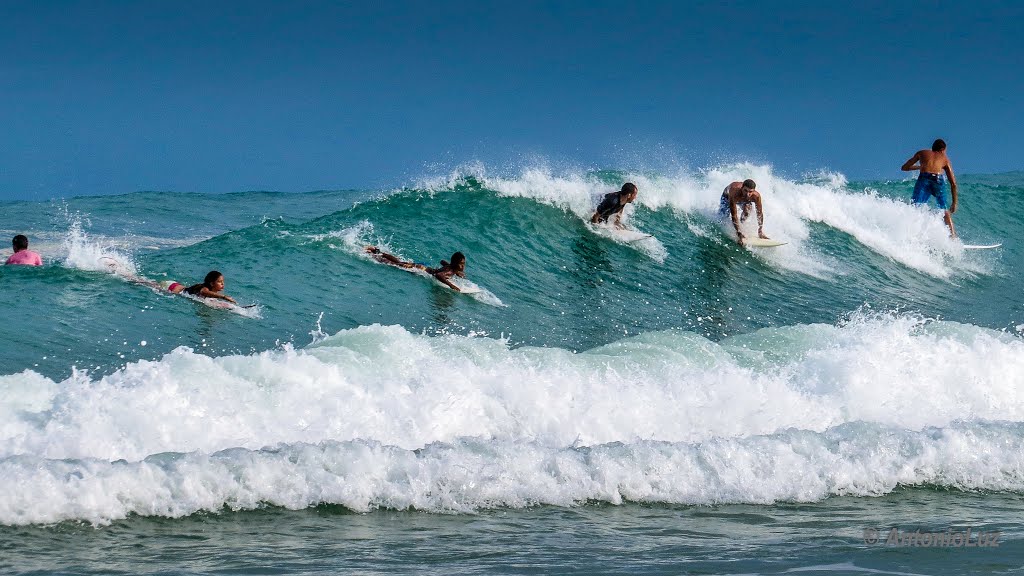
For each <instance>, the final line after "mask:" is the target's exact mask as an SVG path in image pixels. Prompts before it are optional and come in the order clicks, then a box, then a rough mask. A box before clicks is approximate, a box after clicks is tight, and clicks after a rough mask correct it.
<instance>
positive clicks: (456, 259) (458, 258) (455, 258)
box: [452, 252, 466, 268]
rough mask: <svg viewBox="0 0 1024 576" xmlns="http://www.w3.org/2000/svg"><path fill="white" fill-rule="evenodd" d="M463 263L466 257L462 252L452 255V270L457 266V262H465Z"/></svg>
mask: <svg viewBox="0 0 1024 576" xmlns="http://www.w3.org/2000/svg"><path fill="white" fill-rule="evenodd" d="M465 261H466V256H465V254H463V253H462V252H456V253H455V254H452V268H454V267H456V266H458V265H459V262H465Z"/></svg>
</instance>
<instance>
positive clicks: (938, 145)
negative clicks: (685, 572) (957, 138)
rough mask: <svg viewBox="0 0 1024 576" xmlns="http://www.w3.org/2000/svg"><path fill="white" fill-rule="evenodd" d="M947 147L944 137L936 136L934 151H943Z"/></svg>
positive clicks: (933, 143) (933, 145) (933, 144)
mask: <svg viewBox="0 0 1024 576" xmlns="http://www.w3.org/2000/svg"><path fill="white" fill-rule="evenodd" d="M945 149H946V141H945V140H943V139H942V138H936V139H935V142H932V152H942V151H943V150H945Z"/></svg>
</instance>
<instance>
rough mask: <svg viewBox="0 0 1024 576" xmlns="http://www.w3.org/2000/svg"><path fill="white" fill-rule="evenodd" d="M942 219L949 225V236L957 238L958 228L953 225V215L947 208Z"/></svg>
mask: <svg viewBox="0 0 1024 576" xmlns="http://www.w3.org/2000/svg"><path fill="white" fill-rule="evenodd" d="M942 221H943V222H945V223H946V226H949V237H950V238H956V228H954V227H953V215H952V214H950V213H949V210H946V213H945V214H944V215H943V216H942Z"/></svg>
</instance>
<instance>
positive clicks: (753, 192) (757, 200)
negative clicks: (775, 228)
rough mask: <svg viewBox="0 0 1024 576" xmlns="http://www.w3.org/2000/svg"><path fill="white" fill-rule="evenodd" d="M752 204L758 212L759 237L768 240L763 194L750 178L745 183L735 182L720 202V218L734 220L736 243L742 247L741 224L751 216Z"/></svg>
mask: <svg viewBox="0 0 1024 576" xmlns="http://www.w3.org/2000/svg"><path fill="white" fill-rule="evenodd" d="M751 204H753V206H754V209H755V210H756V211H757V236H758V238H764V239H765V240H767V239H768V237H767V236H765V235H764V208H763V207H762V206H761V193H760V192H758V191H757V183H756V182H754V181H753V180H751V179H749V178H748V179H746V180H744V181H743V182H733V183H732V184H729V185H728V186H726V187H725V190H723V191H722V197H721V198H720V199H719V201H718V217H719V218H721V219H722V220H725V219H727V218H731V219H732V226H733V228H735V229H736V241H737V242H739V244H740V246H742V245H743V233H742V232H740V223H741V222H746V220H747V217H748V216H750V206H751ZM738 212H740V213H738Z"/></svg>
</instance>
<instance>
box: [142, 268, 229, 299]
mask: <svg viewBox="0 0 1024 576" xmlns="http://www.w3.org/2000/svg"><path fill="white" fill-rule="evenodd" d="M127 279H128V281H129V282H134V283H136V284H142V285H144V286H149V287H150V288H155V289H157V290H167V291H168V292H170V293H171V294H181V293H182V292H184V293H185V294H188V295H190V296H202V297H203V298H215V299H218V300H226V301H228V302H231V303H232V304H238V302H235V299H234V298H232V297H231V296H228V295H226V294H221V292H223V290H224V275H223V274H221V273H220V272H217V271H216V270H211V271H210V272H209V273H207V274H206V278H204V279H203V283H202V284H193V285H191V286H188V287H186V286H185V285H184V284H180V283H178V282H156V281H155V280H150V279H149V278H143V277H141V276H129V277H127Z"/></svg>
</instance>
